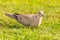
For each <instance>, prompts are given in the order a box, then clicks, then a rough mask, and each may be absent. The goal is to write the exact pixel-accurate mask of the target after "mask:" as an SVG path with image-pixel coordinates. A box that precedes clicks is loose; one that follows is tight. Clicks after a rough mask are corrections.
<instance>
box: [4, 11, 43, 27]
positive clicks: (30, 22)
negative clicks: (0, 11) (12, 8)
mask: <svg viewBox="0 0 60 40" xmlns="http://www.w3.org/2000/svg"><path fill="white" fill-rule="evenodd" d="M5 15H6V16H9V17H11V18H14V19H16V20H17V21H18V22H19V23H21V24H23V25H25V26H35V27H36V26H40V24H41V21H42V16H44V12H43V11H39V12H38V13H36V14H18V13H14V14H9V13H5Z"/></svg>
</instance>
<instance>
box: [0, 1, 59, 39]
mask: <svg viewBox="0 0 60 40" xmlns="http://www.w3.org/2000/svg"><path fill="white" fill-rule="evenodd" d="M40 9H41V10H43V11H44V12H45V15H46V18H43V21H42V24H41V26H39V27H37V28H31V27H25V26H24V25H22V24H20V23H18V22H17V21H16V20H14V19H12V18H9V17H7V16H5V15H4V13H6V12H9V13H13V14H14V13H15V12H17V13H20V14H32V13H33V14H34V13H37V12H38V11H39V10H40ZM0 40H60V0H0Z"/></svg>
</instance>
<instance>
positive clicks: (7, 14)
mask: <svg viewBox="0 0 60 40" xmlns="http://www.w3.org/2000/svg"><path fill="white" fill-rule="evenodd" d="M5 15H6V16H9V17H11V18H15V17H14V16H13V14H9V13H5Z"/></svg>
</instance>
